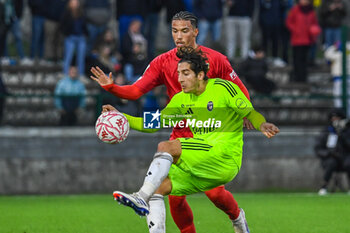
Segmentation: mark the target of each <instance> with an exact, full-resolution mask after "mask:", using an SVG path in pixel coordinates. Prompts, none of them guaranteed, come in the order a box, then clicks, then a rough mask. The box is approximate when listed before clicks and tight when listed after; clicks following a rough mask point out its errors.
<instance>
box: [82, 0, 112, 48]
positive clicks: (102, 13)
mask: <svg viewBox="0 0 350 233" xmlns="http://www.w3.org/2000/svg"><path fill="white" fill-rule="evenodd" d="M84 12H85V17H86V21H87V30H88V34H89V36H88V41H87V52H88V53H90V52H91V50H92V49H93V47H94V45H95V42H96V39H97V38H98V37H99V36H100V35H102V34H103V32H104V31H105V30H106V29H107V26H108V22H109V20H110V18H111V16H112V11H111V3H110V1H109V0H99V1H96V0H85V2H84Z"/></svg>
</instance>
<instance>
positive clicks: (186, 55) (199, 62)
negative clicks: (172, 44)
mask: <svg viewBox="0 0 350 233" xmlns="http://www.w3.org/2000/svg"><path fill="white" fill-rule="evenodd" d="M176 55H177V56H178V57H179V58H180V61H179V63H182V62H187V63H189V64H190V68H191V70H193V72H194V73H195V74H196V75H198V74H199V72H201V71H203V72H204V80H208V76H207V73H208V70H209V65H208V63H207V61H208V58H207V57H205V56H204V54H203V52H202V51H201V50H197V51H196V50H195V49H193V48H192V47H187V46H183V47H180V48H179V49H178V50H177V53H176Z"/></svg>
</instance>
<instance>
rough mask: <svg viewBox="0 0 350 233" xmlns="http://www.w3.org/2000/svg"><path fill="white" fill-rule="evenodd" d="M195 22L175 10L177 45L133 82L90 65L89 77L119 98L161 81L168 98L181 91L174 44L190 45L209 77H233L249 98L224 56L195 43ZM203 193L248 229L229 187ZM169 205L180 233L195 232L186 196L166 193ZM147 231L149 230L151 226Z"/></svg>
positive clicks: (239, 228) (240, 228)
mask: <svg viewBox="0 0 350 233" xmlns="http://www.w3.org/2000/svg"><path fill="white" fill-rule="evenodd" d="M197 23H198V20H197V18H196V16H194V15H193V14H192V13H189V12H186V11H181V12H179V13H177V14H175V15H174V17H173V19H172V36H173V40H174V42H175V45H176V48H174V49H172V50H170V51H168V52H166V53H163V54H161V55H159V56H158V57H156V58H155V59H154V60H153V61H151V63H150V64H149V66H148V67H147V68H146V70H145V72H144V74H143V75H142V76H141V77H140V79H138V80H137V81H136V82H135V83H133V84H132V85H124V86H118V85H116V84H114V83H113V79H112V74H111V73H110V74H109V76H106V75H105V74H104V72H103V71H102V70H101V69H99V68H98V67H92V68H91V72H92V73H93V75H94V76H91V78H92V79H93V80H95V81H96V82H98V83H99V84H100V85H101V87H102V88H104V89H105V90H107V91H108V92H110V93H112V94H114V95H116V96H118V97H120V98H124V99H130V100H135V99H138V98H140V97H141V96H142V95H144V94H146V93H147V92H149V91H150V90H152V89H153V88H154V87H156V86H159V85H162V84H164V85H165V86H166V87H167V94H168V96H169V98H170V99H171V98H172V97H173V96H174V95H175V94H176V93H178V92H180V91H181V86H180V83H179V82H178V74H177V66H178V61H179V60H180V58H178V57H177V55H176V52H177V48H179V47H182V46H190V47H192V48H195V49H200V50H201V51H202V52H203V53H204V54H205V56H206V57H207V58H208V62H209V71H208V73H207V76H208V77H209V78H218V77H219V78H222V79H226V80H229V81H232V82H233V83H235V84H236V85H238V86H239V88H240V89H241V90H242V92H243V93H244V94H245V95H246V96H247V97H248V99H249V94H248V91H247V89H246V87H245V86H244V84H243V83H242V81H241V80H240V79H239V78H238V76H237V74H236V73H235V71H234V70H233V69H232V67H231V65H230V63H229V61H228V59H227V57H226V56H224V55H223V54H221V53H219V52H217V51H215V50H212V49H210V48H207V47H204V46H201V45H197V43H196V37H197V35H198V28H197ZM245 126H246V127H247V128H248V129H253V126H252V124H251V123H250V122H249V121H246V122H245ZM192 136H193V135H192V133H191V131H190V130H189V129H186V128H182V129H180V128H174V130H173V132H172V134H171V136H170V139H176V138H179V137H182V138H185V137H192ZM205 194H206V195H207V196H208V198H209V199H210V200H211V201H212V202H213V203H214V204H215V206H216V207H218V208H220V209H221V210H222V211H224V212H225V213H226V214H227V215H228V216H229V218H230V219H231V220H232V223H233V226H234V229H235V232H236V233H238V232H239V233H241V232H242V233H243V232H244V233H245V232H249V230H248V228H247V226H246V222H245V218H244V214H243V213H242V214H241V211H240V208H239V207H238V204H237V202H236V200H235V199H234V198H233V196H232V194H231V193H230V192H229V191H227V190H225V188H224V186H219V187H217V188H214V189H212V190H209V191H206V192H205ZM169 205H170V212H171V214H172V217H173V219H174V222H175V223H176V225H177V226H178V228H179V229H180V231H181V233H195V232H196V230H195V227H194V224H193V214H192V210H191V208H190V206H189V205H188V203H187V201H186V196H181V197H179V196H169ZM242 212H243V211H242ZM150 232H152V229H151V228H150ZM154 232H156V231H154ZM157 232H158V231H157Z"/></svg>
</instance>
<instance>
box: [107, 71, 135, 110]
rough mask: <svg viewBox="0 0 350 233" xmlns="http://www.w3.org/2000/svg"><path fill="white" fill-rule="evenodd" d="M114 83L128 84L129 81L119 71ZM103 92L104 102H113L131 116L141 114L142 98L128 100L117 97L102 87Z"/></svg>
mask: <svg viewBox="0 0 350 233" xmlns="http://www.w3.org/2000/svg"><path fill="white" fill-rule="evenodd" d="M114 83H115V84H117V85H120V86H123V85H126V84H127V82H126V80H125V77H124V76H123V74H121V73H119V74H118V75H117V76H116V77H115V79H114ZM101 91H102V94H103V104H111V105H112V106H114V107H116V108H117V109H118V110H119V111H120V112H124V113H126V114H129V115H131V116H141V102H140V100H126V99H121V98H119V97H116V96H115V95H113V94H111V93H109V92H107V91H105V90H104V89H101Z"/></svg>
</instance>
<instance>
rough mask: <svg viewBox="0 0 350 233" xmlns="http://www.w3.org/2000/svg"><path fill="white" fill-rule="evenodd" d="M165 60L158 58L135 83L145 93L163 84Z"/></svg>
mask: <svg viewBox="0 0 350 233" xmlns="http://www.w3.org/2000/svg"><path fill="white" fill-rule="evenodd" d="M163 69H165V67H163V59H162V57H161V56H158V57H156V58H155V59H154V60H153V61H152V62H151V63H150V64H149V65H148V66H147V68H146V70H145V72H144V73H143V74H142V76H141V77H140V78H139V79H138V80H137V81H136V82H135V83H134V85H135V86H137V87H138V88H139V89H140V90H141V91H142V92H143V93H147V92H149V91H150V90H152V89H153V88H155V87H156V86H159V85H161V84H163V72H162V70H163Z"/></svg>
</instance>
